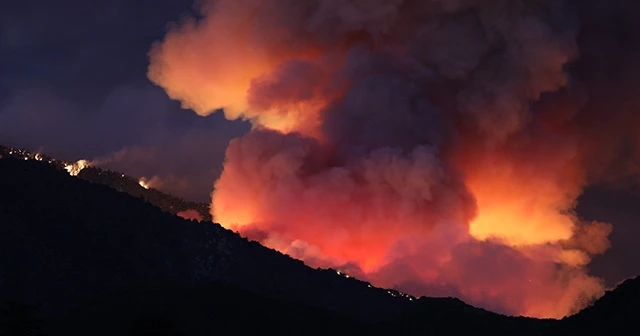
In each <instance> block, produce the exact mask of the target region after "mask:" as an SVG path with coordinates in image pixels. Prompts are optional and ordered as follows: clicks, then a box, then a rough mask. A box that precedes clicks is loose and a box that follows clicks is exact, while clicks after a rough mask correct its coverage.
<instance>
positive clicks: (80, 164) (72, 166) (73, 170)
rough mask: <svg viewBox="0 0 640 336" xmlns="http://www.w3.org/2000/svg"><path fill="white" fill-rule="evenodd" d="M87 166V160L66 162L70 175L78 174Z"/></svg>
mask: <svg viewBox="0 0 640 336" xmlns="http://www.w3.org/2000/svg"><path fill="white" fill-rule="evenodd" d="M87 167H89V162H88V161H87V160H78V161H77V162H75V163H66V164H65V166H64V169H65V170H66V171H67V172H68V173H69V175H71V176H78V174H80V172H81V171H82V170H83V169H85V168H87Z"/></svg>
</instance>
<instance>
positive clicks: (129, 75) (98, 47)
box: [0, 0, 248, 200]
mask: <svg viewBox="0 0 640 336" xmlns="http://www.w3.org/2000/svg"><path fill="white" fill-rule="evenodd" d="M192 6H193V5H192V1H191V0H153V1H152V0H137V1H128V0H116V1H106V0H99V1H79V0H70V1H66V2H65V3H64V6H61V5H59V4H58V3H56V2H53V1H45V0H28V1H11V2H9V1H3V2H2V5H0V143H3V144H7V145H13V146H19V147H27V148H30V149H34V150H35V149H39V148H41V149H43V150H44V152H45V153H48V154H51V155H54V156H58V157H62V158H65V159H69V160H76V159H79V158H88V159H94V158H98V157H104V156H110V157H113V158H117V159H116V160H114V161H113V162H111V163H108V164H107V165H108V166H110V167H113V168H117V169H119V170H122V171H124V172H126V173H130V174H133V175H134V176H146V177H151V176H153V175H159V176H160V177H161V178H162V179H163V180H165V182H166V183H165V185H164V186H163V188H164V189H166V190H169V191H172V192H174V193H178V194H180V195H182V196H185V197H187V198H196V199H200V200H207V199H208V194H209V193H210V191H211V189H212V186H213V181H214V179H215V178H216V176H217V174H218V173H219V169H220V166H221V162H222V158H223V153H224V148H225V147H226V144H227V142H228V141H229V139H231V138H233V137H235V136H238V135H240V134H242V133H243V132H245V131H246V130H247V129H248V125H247V124H244V123H240V122H234V123H232V122H228V121H226V120H224V118H223V116H222V114H218V113H215V114H213V115H211V116H209V117H206V118H203V117H199V116H197V115H196V114H195V113H193V112H192V111H190V110H182V109H181V108H180V105H179V103H177V102H175V101H171V100H170V99H169V98H168V97H167V96H166V94H165V93H164V91H163V90H162V89H161V88H158V87H155V86H153V85H152V84H151V83H150V82H149V81H148V80H147V78H146V69H147V65H148V58H147V52H148V50H149V49H150V47H151V45H152V43H153V42H154V41H157V40H160V39H161V38H162V37H163V35H164V33H165V31H166V30H165V28H166V27H167V25H168V24H169V23H170V22H175V21H178V20H180V18H181V17H183V16H185V15H193V12H192ZM115 152H119V153H118V155H114V153H115ZM143 152H144V153H145V155H140V154H141V153H143ZM167 162H171V164H167Z"/></svg>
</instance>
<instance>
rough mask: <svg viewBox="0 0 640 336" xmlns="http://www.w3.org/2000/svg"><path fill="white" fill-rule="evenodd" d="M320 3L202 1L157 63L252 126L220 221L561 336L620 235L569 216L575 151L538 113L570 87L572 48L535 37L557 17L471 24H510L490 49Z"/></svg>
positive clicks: (219, 190) (371, 6)
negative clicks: (533, 319) (601, 256)
mask: <svg viewBox="0 0 640 336" xmlns="http://www.w3.org/2000/svg"><path fill="white" fill-rule="evenodd" d="M316 2H317V1H309V2H308V3H307V2H304V4H303V3H302V2H301V3H300V4H299V5H296V6H291V8H288V7H287V8H283V7H282V6H280V4H281V3H280V2H278V1H264V2H253V1H244V2H241V1H231V0H222V1H220V0H219V1H213V2H205V5H203V7H202V8H201V9H202V12H203V14H204V15H205V16H206V19H203V20H202V21H200V22H198V23H194V22H188V23H186V24H184V25H182V26H181V27H179V28H176V29H174V30H172V31H171V32H170V33H169V34H168V35H167V36H166V38H165V39H164V41H163V42H162V43H159V44H157V45H155V46H154V48H153V50H152V51H151V53H150V55H151V65H150V68H149V78H150V79H151V80H152V81H154V82H155V83H156V84H158V85H160V86H162V87H164V88H165V89H166V91H167V93H168V94H169V96H171V97H172V98H174V99H178V100H180V101H181V102H182V103H183V105H184V106H185V107H188V108H192V109H194V110H195V111H196V112H198V113H199V114H201V115H207V114H209V113H212V112H213V111H215V110H216V109H219V108H224V112H225V115H226V117H227V118H229V119H238V118H244V119H247V120H250V121H251V122H252V123H253V125H254V128H253V130H252V131H251V132H249V133H248V134H246V135H244V136H243V137H241V138H238V139H235V140H233V141H232V142H231V143H230V144H229V147H228V148H227V153H226V159H225V163H224V170H223V172H222V175H221V176H220V178H219V180H218V181H216V183H215V186H214V192H213V194H212V197H213V199H212V206H211V209H212V215H213V217H214V219H215V221H217V222H219V223H220V224H221V225H223V226H224V227H227V228H230V229H233V230H237V231H239V232H240V233H242V234H244V235H246V236H249V237H250V238H253V239H257V240H259V241H260V242H261V243H263V244H265V245H266V246H269V247H272V248H275V249H277V250H279V251H281V252H283V253H287V254H289V255H291V256H292V257H295V258H299V259H302V260H304V261H305V262H306V263H307V264H309V265H311V266H322V267H334V268H339V269H344V268H349V269H350V272H352V273H353V274H354V275H356V276H359V277H362V278H365V279H368V280H370V281H372V282H373V283H374V284H375V285H380V286H397V287H399V288H403V290H404V291H407V292H409V293H411V294H415V295H423V294H424V295H455V296H459V297H461V298H462V299H464V300H467V301H468V302H470V303H472V304H477V305H481V306H483V307H488V308H490V309H495V310H499V311H501V312H503V313H509V314H522V315H528V316H538V317H562V316H565V315H567V314H570V313H572V312H574V311H575V310H576V309H578V308H580V307H582V306H584V304H585V303H586V302H588V301H589V300H591V299H593V298H595V297H598V296H599V295H601V294H602V292H603V287H602V283H601V281H600V280H599V279H597V278H594V277H592V276H590V275H588V274H587V272H586V269H585V268H584V267H583V266H584V265H586V264H587V263H588V262H589V259H590V257H591V256H592V255H594V254H598V253H602V252H604V250H606V248H607V247H608V240H607V235H608V234H609V233H610V232H611V227H610V225H608V224H604V223H583V222H582V221H581V220H580V219H579V218H578V217H577V216H576V215H575V213H574V212H573V209H574V207H575V202H576V199H577V197H578V196H579V195H580V193H581V192H582V189H583V188H584V186H585V183H586V180H585V179H586V177H585V176H586V175H587V172H586V169H585V168H584V167H583V165H582V162H581V156H580V153H579V149H578V148H577V147H576V146H575V143H576V137H575V135H574V134H572V133H571V132H568V131H561V132H554V131H552V130H540V128H539V127H538V124H539V123H540V121H539V120H537V119H536V118H538V116H537V115H536V114H533V113H531V111H529V110H528V106H529V105H530V103H531V102H533V101H535V100H536V99H538V97H539V96H540V95H541V94H542V93H544V92H550V91H554V90H557V89H559V88H561V87H563V86H564V85H565V84H566V83H567V78H566V74H565V72H564V65H565V64H566V63H567V62H568V61H570V60H571V58H572V57H573V54H574V51H573V48H572V46H573V43H574V42H573V41H572V40H569V41H566V40H565V39H570V37H571V36H572V35H571V34H569V33H567V34H563V35H561V36H554V35H547V34H551V32H552V31H553V29H546V28H545V29H536V30H534V31H528V30H526V29H528V28H527V27H529V24H530V23H531V22H535V23H536V24H538V25H540V26H541V27H546V25H547V23H546V22H545V21H544V20H546V18H547V16H541V17H538V16H537V15H538V14H539V13H537V12H535V9H529V8H528V9H527V10H530V11H531V12H528V11H525V10H523V11H524V12H522V13H521V12H517V13H516V11H510V10H509V8H502V7H501V6H502V5H501V4H498V3H492V4H489V3H482V2H481V3H478V4H476V5H473V6H472V5H469V7H478V8H475V9H477V10H483V11H487V12H488V13H498V14H500V15H496V16H495V17H500V18H501V17H503V16H504V17H509V20H511V21H510V22H512V24H511V25H506V26H504V25H503V23H502V22H503V21H502V20H501V19H500V20H495V22H494V21H493V20H494V19H495V18H494V17H493V16H489V17H488V18H487V20H488V21H486V22H485V21H483V25H490V26H491V27H492V29H493V30H494V31H495V32H494V33H495V34H499V35H500V34H502V35H501V36H500V38H498V39H491V38H488V37H486V36H482V33H478V29H476V28H475V27H476V26H475V21H474V20H475V18H474V17H473V16H469V15H468V14H469V13H468V12H467V10H469V8H457V7H456V6H452V7H451V8H449V9H447V10H445V9H442V8H432V7H429V6H428V5H427V4H426V3H427V2H425V4H422V5H420V4H418V3H419V2H412V3H406V4H393V5H384V6H383V5H381V4H379V3H378V2H375V1H371V2H369V0H366V1H365V0H363V1H355V2H357V3H358V4H359V5H355V4H353V3H351V2H347V3H341V2H340V3H338V2H335V3H334V2H322V5H319V4H318V3H316ZM312 4H317V5H318V6H317V7H313V6H312ZM505 6H506V5H505ZM507 7H508V6H507ZM439 11H440V12H439ZM458 12H459V13H458ZM452 13H453V14H460V15H458V16H456V15H451V14H452ZM514 13H515V14H514ZM501 14H504V15H503V16H501ZM438 15H440V16H441V20H442V22H440V21H438V20H437V19H436V17H437V16H438ZM512 16H513V17H512ZM533 18H535V21H531V20H533ZM431 20H432V21H433V22H437V23H438V24H441V25H442V26H441V27H440V26H438V25H437V24H436V23H433V25H429V24H428V23H426V22H431ZM514 29H515V30H516V32H514ZM518 29H521V31H518ZM418 32H419V33H418ZM469 36H470V37H469ZM467 38H472V39H473V41H466V42H468V43H465V39H467ZM449 41H456V42H455V43H453V45H452V44H451V43H449ZM478 41H480V42H478ZM505 41H506V42H505ZM496 43H507V47H510V46H512V45H513V46H514V47H513V50H517V52H516V51H513V52H512V53H506V54H504V55H500V57H503V58H498V59H496V60H492V61H491V62H488V61H487V62H485V63H486V64H485V63H482V62H480V61H479V59H484V58H483V57H486V58H487V59H488V58H490V57H495V55H494V54H491V50H503V49H504V50H512V49H509V48H505V47H504V46H503V45H494V44H496ZM464 48H469V50H465V49H464ZM512 57H513V59H512ZM456 58H459V59H456ZM485 61H486V59H485ZM489 66H490V67H491V68H483V67H489ZM476 68H477V69H476ZM514 69H515V71H513V73H511V72H510V71H512V70H514ZM523 74H525V75H523ZM485 75H486V76H488V78H485V77H483V76H485ZM503 77H504V78H503ZM438 81H440V82H438ZM452 82H453V83H454V84H455V85H452ZM449 87H450V88H451V90H454V94H451V95H448V96H451V97H454V98H451V99H452V101H451V102H448V101H444V102H440V103H434V102H432V101H431V100H430V98H431V96H430V91H431V90H436V89H441V88H449ZM445 96H447V95H445ZM448 96H447V97H448ZM440 99H441V100H444V99H446V98H440ZM432 105H437V106H432ZM545 132H546V133H545ZM461 134H462V135H461Z"/></svg>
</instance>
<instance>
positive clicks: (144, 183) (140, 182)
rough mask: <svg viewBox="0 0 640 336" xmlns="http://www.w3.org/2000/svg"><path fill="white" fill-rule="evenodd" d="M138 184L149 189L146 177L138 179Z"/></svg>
mask: <svg viewBox="0 0 640 336" xmlns="http://www.w3.org/2000/svg"><path fill="white" fill-rule="evenodd" d="M138 184H139V185H140V186H141V187H143V188H145V189H149V184H148V183H147V181H146V179H145V178H144V177H143V178H141V179H140V180H138Z"/></svg>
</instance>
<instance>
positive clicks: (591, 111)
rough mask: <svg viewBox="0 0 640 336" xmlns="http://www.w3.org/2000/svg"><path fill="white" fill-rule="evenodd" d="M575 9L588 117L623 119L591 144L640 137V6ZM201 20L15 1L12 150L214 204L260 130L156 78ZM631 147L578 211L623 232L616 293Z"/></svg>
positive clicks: (118, 1)
mask: <svg viewBox="0 0 640 336" xmlns="http://www.w3.org/2000/svg"><path fill="white" fill-rule="evenodd" d="M568 2H569V3H572V4H579V3H581V5H579V6H577V9H576V11H575V12H576V13H577V14H576V17H574V18H573V19H575V20H576V21H577V22H579V27H580V28H579V31H580V34H579V36H578V37H577V41H578V44H579V47H580V48H579V49H580V59H579V60H578V61H577V62H574V63H572V64H571V65H570V66H569V68H570V70H571V71H572V72H573V73H575V74H577V75H578V76H579V77H580V78H581V79H584V82H585V83H587V86H588V88H589V91H590V96H589V97H590V98H589V102H588V103H585V106H584V115H587V116H590V115H591V116H593V115H596V114H600V115H602V118H603V120H605V119H607V118H609V117H611V120H614V119H615V122H611V123H603V124H598V123H592V120H595V119H594V118H586V117H585V120H587V119H588V122H585V123H584V124H581V125H580V127H584V128H585V129H586V128H591V129H596V128H598V127H603V130H604V131H603V136H602V138H599V137H592V138H591V141H594V142H599V143H606V142H607V141H608V140H609V138H608V137H607V135H605V133H606V134H610V133H611V132H610V131H611V130H614V129H615V128H616V127H620V128H624V129H625V134H633V133H632V132H628V131H629V129H630V127H637V125H640V123H637V124H636V122H637V121H638V117H637V115H638V113H640V111H637V109H636V108H635V106H640V102H638V97H640V95H638V88H640V61H638V60H640V46H639V44H638V42H639V41H640V5H638V4H637V3H636V2H635V1H624V0H616V1H597V0H593V1H583V2H582V1H580V0H573V1H568ZM194 15H197V14H196V12H195V11H194V4H193V1H191V0H135V1H128V0H113V1H107V0H96V1H80V0H68V1H65V2H64V5H60V4H59V3H56V2H54V1H46V0H24V1H3V2H2V4H1V5H0V144H2V145H7V146H16V147H23V148H27V149H31V150H42V151H43V152H44V153H45V154H48V155H51V156H54V157H59V158H62V159H66V160H77V159H81V158H84V159H90V160H96V161H98V162H101V163H102V165H103V166H104V167H106V168H113V169H116V170H119V171H122V172H123V173H127V174H130V175H132V176H138V177H142V176H144V177H146V178H152V177H154V176H156V177H158V178H159V179H160V180H161V181H162V184H161V185H158V188H159V189H161V190H164V191H167V192H170V193H173V194H176V195H179V196H182V197H184V198H186V199H191V200H198V201H203V202H209V201H210V199H211V198H210V193H211V191H212V187H213V183H214V181H215V180H216V179H217V177H218V176H219V175H220V173H221V171H222V163H223V159H224V156H225V149H226V148H227V145H228V143H229V141H230V140H231V139H233V138H236V137H239V136H241V135H243V134H245V133H247V132H248V131H249V129H250V124H249V123H248V122H242V121H228V120H226V119H225V118H224V115H223V114H222V113H213V114H210V115H208V116H204V117H203V116H199V115H197V114H196V113H195V112H194V111H192V110H190V109H183V108H181V104H180V102H178V101H175V100H171V99H170V98H169V97H168V96H167V94H166V92H165V90H164V89H163V88H161V87H158V86H156V85H154V84H153V83H151V82H150V80H149V79H148V78H147V68H148V65H149V57H148V53H149V50H150V49H151V46H152V45H153V43H154V42H156V41H160V40H162V39H163V37H164V36H165V34H166V33H167V29H168V27H169V26H170V24H171V22H174V23H175V22H181V20H183V19H184V18H185V17H189V16H194ZM594 92H595V94H594ZM549 100H553V99H548V97H546V96H542V97H541V98H540V101H539V102H537V104H540V105H541V106H544V105H545V104H547V105H550V106H551V107H549V109H550V110H553V109H554V106H552V105H553V104H556V103H555V101H551V102H549ZM560 101H562V99H560ZM561 104H562V103H560V105H561ZM560 108H561V106H560ZM627 117H628V118H627ZM625 118H626V119H625ZM607 120H608V119H607ZM625 120H629V121H630V123H631V124H632V126H630V125H629V124H626V123H625ZM625 141H627V140H625ZM623 144H625V145H623V146H610V147H609V148H615V153H613V151H612V152H611V155H610V156H611V157H615V159H607V161H608V162H612V163H611V164H608V165H604V164H603V166H602V168H601V170H602V171H610V172H611V173H610V174H602V175H606V176H614V177H615V178H612V179H611V180H606V179H598V180H597V181H595V183H594V184H598V187H597V188H596V187H594V188H590V189H587V192H586V194H585V196H584V197H583V198H581V199H579V202H580V205H579V206H578V211H579V214H581V215H582V216H584V217H586V218H587V219H592V220H600V221H610V222H612V223H613V226H614V230H613V233H612V234H611V235H610V240H611V242H612V248H611V249H610V250H609V251H608V252H607V253H606V254H605V255H604V256H596V257H594V261H593V263H592V264H591V265H590V266H589V267H590V268H591V270H592V273H593V274H594V275H596V276H600V277H603V278H605V279H606V281H607V284H608V285H610V286H611V285H615V284H616V283H618V282H619V281H621V280H623V279H625V278H627V277H630V276H633V275H636V274H640V263H639V262H638V260H639V258H640V248H639V247H638V245H637V241H638V237H640V224H639V223H638V221H640V210H638V209H636V208H637V204H638V201H639V200H640V196H639V195H640V194H639V193H638V191H637V189H638V188H637V185H638V183H637V182H638V181H639V180H638V176H639V175H638V173H640V168H638V162H639V161H638V158H640V155H638V149H639V148H640V141H639V140H638V139H633V138H629V139H628V142H623ZM621 153H622V154H621ZM621 172H624V173H625V174H622V173H621ZM621 175H625V178H623V179H620V178H618V177H619V176H621ZM614 187H615V188H614Z"/></svg>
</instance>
